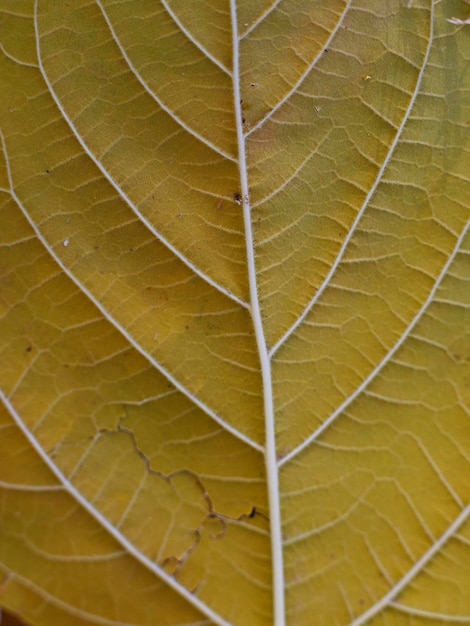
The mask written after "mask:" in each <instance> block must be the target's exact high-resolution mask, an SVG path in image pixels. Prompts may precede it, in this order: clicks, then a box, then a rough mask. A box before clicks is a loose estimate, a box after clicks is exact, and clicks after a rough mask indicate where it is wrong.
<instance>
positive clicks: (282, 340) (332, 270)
mask: <svg viewBox="0 0 470 626" xmlns="http://www.w3.org/2000/svg"><path fill="white" fill-rule="evenodd" d="M433 24H434V5H433V4H432V5H431V13H430V17H429V35H428V46H427V48H426V53H425V55H424V58H423V62H422V64H421V68H420V71H419V74H418V79H417V81H416V85H415V89H414V92H413V95H412V96H411V99H410V103H409V105H408V108H407V110H406V112H405V113H404V115H403V119H402V121H401V124H400V126H399V127H398V130H397V132H396V134H395V137H394V139H393V142H392V144H391V146H390V149H389V151H388V153H387V155H386V156H385V159H384V161H383V163H382V166H381V168H380V169H379V171H378V172H377V176H376V177H375V180H374V183H373V184H372V186H371V188H370V190H369V192H368V194H367V195H366V197H365V199H364V202H363V203H362V207H361V208H360V210H359V212H358V214H357V215H356V218H355V220H354V222H353V224H352V225H351V228H350V229H349V232H348V236H347V237H346V238H345V240H344V242H343V245H342V246H341V249H340V251H339V253H338V255H337V257H336V259H335V261H334V263H333V264H332V266H331V268H330V271H329V272H328V274H327V276H326V277H325V280H324V281H323V283H322V284H321V285H320V287H319V289H318V290H317V292H316V293H315V295H314V296H313V298H312V299H311V300H310V302H309V303H308V304H307V306H306V307H305V309H304V310H303V311H302V313H301V315H300V316H299V317H298V318H297V319H296V321H295V322H294V324H292V326H291V327H290V328H289V329H288V330H287V331H286V332H285V333H284V335H283V336H282V337H281V338H280V339H279V341H278V342H277V343H276V344H275V345H274V346H273V347H272V348H271V350H270V353H269V354H270V356H271V357H272V356H273V355H274V354H275V353H276V352H277V350H279V348H280V347H281V346H282V345H283V344H284V343H285V341H286V340H287V339H288V338H289V337H290V336H291V335H293V334H294V332H295V331H296V330H297V328H298V327H299V326H300V324H302V322H303V321H304V320H305V318H306V317H307V315H308V314H309V313H310V311H311V310H312V308H313V307H314V306H315V304H316V302H318V300H319V299H320V297H321V296H322V295H323V292H324V291H325V289H326V288H327V287H328V285H329V284H330V281H331V279H332V277H333V275H334V274H335V272H336V270H337V269H338V266H339V264H340V263H341V260H342V259H343V257H344V255H345V253H346V249H347V247H348V245H349V242H350V241H351V239H352V236H353V233H354V232H355V230H356V228H357V226H358V224H359V222H360V220H361V218H362V216H363V214H364V212H365V210H366V208H367V207H368V206H369V202H370V201H371V198H372V196H373V195H374V194H375V192H376V191H377V187H378V186H379V183H380V182H381V180H382V179H383V176H384V174H385V171H386V169H387V167H388V164H389V163H390V160H391V158H392V156H393V154H394V152H395V149H396V147H397V145H398V142H399V140H400V137H401V135H402V133H403V130H404V128H405V124H406V122H407V121H408V118H409V116H410V114H411V111H412V109H413V106H414V103H415V101H416V98H417V97H418V93H419V89H420V87H421V83H422V81H423V76H424V72H425V69H426V67H427V64H428V58H429V54H430V52H431V46H432V42H433Z"/></svg>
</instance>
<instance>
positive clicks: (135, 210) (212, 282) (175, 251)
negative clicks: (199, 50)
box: [34, 0, 248, 309]
mask: <svg viewBox="0 0 470 626" xmlns="http://www.w3.org/2000/svg"><path fill="white" fill-rule="evenodd" d="M38 3H39V0H35V4H34V24H35V30H36V44H37V53H38V59H39V69H40V71H41V74H42V77H43V79H44V81H45V83H46V85H47V87H48V89H49V92H50V94H51V97H52V98H53V100H54V102H55V103H56V105H57V108H58V109H59V112H60V114H61V115H62V117H63V118H64V120H65V121H66V122H67V124H68V126H69V128H70V130H71V131H72V133H73V134H74V136H75V138H76V139H77V141H78V142H79V144H80V145H81V147H82V148H83V150H84V152H85V154H86V155H87V156H88V157H89V158H90V159H91V160H92V161H93V163H94V164H95V165H96V167H97V168H98V169H99V170H100V172H101V173H102V174H103V176H104V177H105V178H106V180H107V181H108V182H109V183H110V184H111V185H112V187H113V188H114V189H115V190H116V191H117V193H118V195H119V196H120V197H121V198H122V199H123V200H124V202H126V204H127V205H128V206H129V208H130V209H131V210H132V211H133V213H134V214H135V215H136V216H137V218H138V219H139V220H140V222H141V223H142V224H144V225H145V226H146V227H147V229H148V230H149V231H150V232H151V233H152V235H153V236H154V237H155V238H156V239H158V241H160V242H161V243H162V244H163V245H165V246H166V247H167V248H168V250H170V252H172V253H173V254H174V255H175V256H176V257H177V258H178V259H180V261H182V262H183V263H184V264H185V265H186V267H188V268H189V269H190V270H191V271H192V272H194V273H195V274H196V275H197V276H199V278H202V280H204V282H206V283H208V284H209V285H211V286H212V287H214V288H215V289H217V291H219V292H220V293H222V294H223V295H224V296H227V298H230V299H231V300H233V301H234V302H236V303H237V304H239V305H240V306H242V307H244V308H245V309H247V308H248V305H247V303H246V302H244V301H243V300H241V299H240V298H238V297H237V296H235V295H234V294H233V293H231V292H230V291H228V289H225V287H222V285H219V283H217V282H216V281H215V280H213V279H212V278H210V276H207V274H204V272H202V271H201V270H200V269H199V268H198V267H196V266H195V265H194V264H193V263H192V262H191V261H190V260H189V259H188V258H187V257H185V256H184V255H183V254H181V252H179V250H178V249H177V248H175V246H173V244H171V243H170V242H169V241H168V239H166V238H165V237H163V235H161V234H160V233H159V232H158V231H157V230H156V229H155V228H154V226H153V225H152V224H151V222H150V221H149V220H148V219H147V218H146V217H144V216H143V215H142V213H141V212H140V211H139V209H138V208H137V207H136V205H135V204H134V203H133V202H132V200H131V199H130V198H129V197H128V196H127V195H126V194H125V193H124V191H123V189H121V187H120V186H119V185H118V184H117V182H116V181H115V180H114V179H113V178H112V176H111V175H110V174H109V173H108V171H107V170H106V169H105V167H104V166H103V165H102V164H101V162H100V161H99V160H98V159H97V158H96V157H95V155H94V154H93V152H92V151H91V150H90V149H89V148H88V145H87V144H86V143H85V141H84V139H83V138H82V136H81V135H80V133H79V132H78V130H77V129H76V128H75V125H74V123H73V122H72V120H71V118H70V117H69V116H68V114H67V113H66V111H65V109H64V108H63V107H62V104H61V103H60V99H59V97H58V96H57V94H56V93H55V91H54V89H53V87H52V84H51V83H50V81H49V78H48V76H47V74H46V71H45V69H44V67H43V64H42V57H41V46H40V42H39V26H38V23H37V8H38Z"/></svg>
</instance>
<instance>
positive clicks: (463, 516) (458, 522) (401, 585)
mask: <svg viewBox="0 0 470 626" xmlns="http://www.w3.org/2000/svg"><path fill="white" fill-rule="evenodd" d="M469 515H470V505H469V506H467V507H466V508H465V509H463V511H462V512H461V513H460V515H459V516H458V517H457V518H456V519H455V520H454V521H453V523H452V524H451V525H450V526H449V527H448V528H447V530H446V531H445V533H443V534H442V535H441V536H440V537H439V539H438V540H437V541H436V542H435V543H434V544H433V545H432V546H431V547H430V548H429V550H428V551H427V552H425V553H424V554H423V556H422V557H421V558H420V559H419V560H418V561H416V563H415V564H414V566H413V567H412V568H411V569H410V570H409V571H408V572H407V573H406V574H405V576H403V578H402V579H401V580H399V581H398V582H397V584H396V585H395V586H394V587H393V588H392V589H390V591H389V592H388V593H387V594H386V595H385V596H384V597H383V598H381V600H379V601H378V602H376V603H375V604H374V605H373V606H371V607H370V609H369V610H368V611H365V613H363V614H362V615H361V616H360V617H358V618H357V619H355V620H354V621H353V622H352V623H351V624H350V626H362V624H365V623H366V622H368V621H369V620H370V619H371V618H372V617H374V615H377V613H379V612H380V611H381V610H383V609H385V608H386V607H387V606H390V604H391V603H392V601H393V600H394V598H396V597H397V596H398V595H399V594H400V593H401V592H402V591H403V590H404V589H405V588H406V587H407V585H409V583H410V582H411V581H412V580H413V578H415V577H416V576H417V575H418V574H419V573H420V572H421V571H422V570H423V569H424V567H425V566H426V565H427V564H428V563H429V561H431V559H432V558H433V557H435V556H436V554H438V553H439V551H440V550H441V549H442V548H443V547H444V545H445V544H446V543H447V541H449V539H451V538H452V537H453V536H454V535H455V533H456V532H457V531H458V529H459V528H460V527H461V526H462V525H463V524H464V523H465V522H466V521H467V520H468V518H469Z"/></svg>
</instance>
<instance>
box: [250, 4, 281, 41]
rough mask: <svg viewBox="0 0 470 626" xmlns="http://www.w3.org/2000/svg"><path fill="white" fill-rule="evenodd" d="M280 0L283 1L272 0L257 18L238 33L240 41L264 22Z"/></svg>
mask: <svg viewBox="0 0 470 626" xmlns="http://www.w3.org/2000/svg"><path fill="white" fill-rule="evenodd" d="M281 2H283V0H274V2H273V3H272V5H271V6H270V7H269V8H268V9H266V10H265V11H264V12H262V13H261V14H260V15H259V16H258V19H256V20H255V21H254V22H253V24H252V25H251V26H250V28H248V29H247V30H245V31H244V33H243V35H240V41H242V40H243V39H245V37H247V36H248V35H249V34H250V33H251V32H252V31H253V30H254V29H255V28H257V27H258V26H259V25H260V24H261V22H264V20H265V19H266V18H267V17H268V15H269V14H270V13H272V12H273V11H274V9H275V8H276V7H278V6H279V5H280V4H281Z"/></svg>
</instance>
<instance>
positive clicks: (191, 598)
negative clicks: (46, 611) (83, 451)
mask: <svg viewBox="0 0 470 626" xmlns="http://www.w3.org/2000/svg"><path fill="white" fill-rule="evenodd" d="M0 400H1V401H2V402H3V404H4V406H5V408H6V409H7V411H8V412H9V414H10V415H11V417H12V418H13V421H14V422H15V424H16V425H17V427H18V428H19V429H20V430H21V432H22V433H23V435H24V436H25V437H26V439H27V440H28V442H29V443H30V444H31V446H32V447H33V448H34V450H35V451H36V452H37V454H38V455H39V457H40V458H41V460H42V461H43V462H44V463H45V464H46V465H47V467H48V468H49V469H50V470H51V472H52V473H53V474H54V476H56V478H57V479H58V480H59V481H60V483H61V484H62V485H63V487H64V489H65V490H66V491H67V493H69V494H70V496H71V497H73V498H74V499H75V501H76V502H77V503H78V504H79V505H80V506H81V507H82V508H83V509H85V510H86V511H87V513H89V514H90V515H91V516H92V517H93V518H94V519H95V520H96V521H97V522H98V523H99V524H100V525H101V526H102V527H103V528H104V529H105V530H106V531H107V532H108V533H109V534H110V535H111V536H112V537H113V539H115V540H116V541H117V542H118V543H119V544H120V545H121V546H122V547H123V548H124V549H125V550H126V552H127V553H128V554H130V555H131V556H133V557H134V558H135V559H136V560H137V561H139V563H141V564H142V565H143V566H144V567H146V568H147V569H148V570H149V571H150V572H152V573H153V574H155V575H156V576H158V578H159V579H160V580H162V581H163V582H164V583H166V584H167V585H168V586H169V587H171V588H172V589H173V590H174V591H176V592H177V593H178V594H179V595H181V596H182V597H183V598H184V599H185V600H186V601H187V602H189V603H190V604H191V605H192V606H193V607H195V608H196V609H198V610H199V611H200V612H201V613H202V614H203V615H206V616H207V617H208V618H209V619H212V620H213V621H214V623H215V624H217V625H218V626H231V624H230V623H229V622H227V621H226V620H224V619H223V618H222V617H220V615H218V614H217V613H215V611H213V610H212V609H211V608H210V607H208V606H207V605H206V604H204V603H203V602H202V601H201V600H199V598H197V597H196V596H195V595H194V594H192V593H190V592H189V591H188V590H187V589H186V588H185V587H183V586H182V585H181V584H180V583H178V582H177V581H176V580H175V579H174V578H172V577H171V576H170V575H169V574H167V573H166V572H165V571H164V570H162V569H161V568H160V567H158V566H157V565H156V564H155V563H154V562H153V561H152V560H151V559H149V558H148V557H146V556H145V555H144V554H143V553H142V552H140V551H139V550H137V548H136V547H135V546H134V544H133V543H132V542H130V541H129V540H128V539H127V538H126V537H125V536H124V535H123V534H122V533H121V532H119V531H118V530H117V529H116V528H115V526H113V524H111V522H109V520H108V519H107V518H106V517H104V515H103V514H102V513H101V512H100V511H98V510H97V509H96V508H95V507H94V506H92V504H91V503H90V502H89V501H88V500H87V499H86V498H85V497H84V496H83V495H82V494H81V493H80V491H78V489H77V488H76V487H75V486H74V485H73V484H72V483H71V482H70V481H69V480H68V479H67V477H66V476H65V474H63V473H62V472H61V471H60V469H59V468H58V467H57V466H56V465H55V464H54V463H53V462H52V460H51V459H50V457H49V456H48V455H47V453H46V452H45V451H44V449H43V448H42V446H41V445H40V443H39V441H38V440H37V439H36V437H34V435H33V434H32V433H31V431H30V430H29V429H28V428H27V427H26V425H25V424H24V423H23V421H22V420H21V418H20V416H19V414H18V413H17V411H16V409H15V407H14V406H13V404H12V403H11V402H10V400H9V399H8V398H7V396H6V395H5V394H4V393H3V390H1V389H0ZM103 623H105V622H103ZM106 623H109V621H106Z"/></svg>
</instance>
